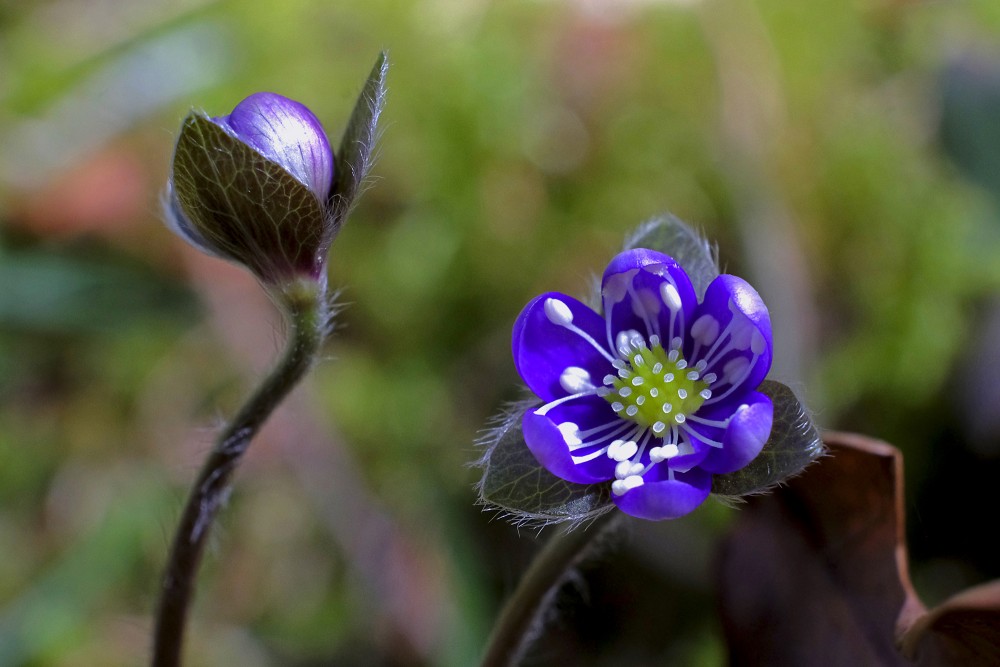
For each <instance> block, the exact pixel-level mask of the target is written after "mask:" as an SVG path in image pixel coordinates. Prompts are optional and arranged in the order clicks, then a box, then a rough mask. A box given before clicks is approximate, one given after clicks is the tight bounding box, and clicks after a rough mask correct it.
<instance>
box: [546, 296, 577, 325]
mask: <svg viewBox="0 0 1000 667" xmlns="http://www.w3.org/2000/svg"><path fill="white" fill-rule="evenodd" d="M545 316H546V317H547V318H549V322H552V324H558V325H559V326H561V327H564V326H567V325H569V324H572V323H573V311H571V310H570V309H569V306H567V305H566V304H565V303H563V302H562V301H560V300H559V299H553V298H551V297H550V298H548V299H546V300H545Z"/></svg>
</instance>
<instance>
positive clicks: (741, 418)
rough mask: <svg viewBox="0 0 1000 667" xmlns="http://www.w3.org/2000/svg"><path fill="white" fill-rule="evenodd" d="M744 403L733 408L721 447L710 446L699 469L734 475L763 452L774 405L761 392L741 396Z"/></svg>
mask: <svg viewBox="0 0 1000 667" xmlns="http://www.w3.org/2000/svg"><path fill="white" fill-rule="evenodd" d="M743 401H744V402H743V404H742V405H740V407H738V408H737V409H736V412H735V413H734V414H733V416H732V419H731V420H730V422H729V426H728V427H727V428H726V431H725V435H723V437H722V447H721V448H717V447H712V448H711V451H709V453H708V456H706V457H705V460H703V461H702V462H701V465H700V466H699V467H700V468H701V469H702V470H706V471H708V472H710V473H714V474H716V475H721V474H725V473H729V472H734V471H736V470H739V469H740V468H743V467H744V466H746V465H747V464H748V463H750V462H751V461H752V460H754V458H756V456H757V455H758V454H760V450H761V449H763V447H764V443H766V442H767V439H768V438H769V437H770V436H771V426H772V424H773V423H774V404H773V403H772V402H771V399H770V398H769V397H767V396H765V395H764V394H762V393H760V392H757V391H755V392H751V393H750V394H744V395H743Z"/></svg>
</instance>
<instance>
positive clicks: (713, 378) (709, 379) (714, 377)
mask: <svg viewBox="0 0 1000 667" xmlns="http://www.w3.org/2000/svg"><path fill="white" fill-rule="evenodd" d="M718 379H719V376H718V375H716V374H715V373H709V374H708V375H706V376H705V377H703V378H702V380H704V381H705V382H707V383H709V384H712V383H713V382H715V381H716V380H718Z"/></svg>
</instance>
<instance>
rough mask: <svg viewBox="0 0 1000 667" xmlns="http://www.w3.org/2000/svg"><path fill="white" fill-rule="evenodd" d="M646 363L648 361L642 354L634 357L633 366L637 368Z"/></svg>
mask: <svg viewBox="0 0 1000 667" xmlns="http://www.w3.org/2000/svg"><path fill="white" fill-rule="evenodd" d="M645 363H646V360H645V359H643V358H642V355H641V354H637V355H635V356H634V357H632V368H636V367H638V366H642V365H643V364H645Z"/></svg>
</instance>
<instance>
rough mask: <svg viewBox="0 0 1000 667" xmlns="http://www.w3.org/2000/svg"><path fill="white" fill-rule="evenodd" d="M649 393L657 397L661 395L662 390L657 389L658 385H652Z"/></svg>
mask: <svg viewBox="0 0 1000 667" xmlns="http://www.w3.org/2000/svg"><path fill="white" fill-rule="evenodd" d="M649 395H650V396H652V397H653V398H656V397H657V396H659V395H660V390H659V389H657V388H656V387H650V388H649Z"/></svg>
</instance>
